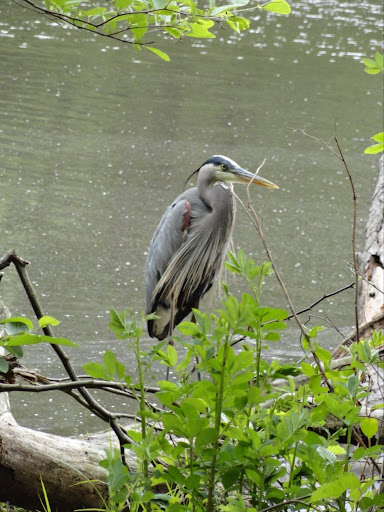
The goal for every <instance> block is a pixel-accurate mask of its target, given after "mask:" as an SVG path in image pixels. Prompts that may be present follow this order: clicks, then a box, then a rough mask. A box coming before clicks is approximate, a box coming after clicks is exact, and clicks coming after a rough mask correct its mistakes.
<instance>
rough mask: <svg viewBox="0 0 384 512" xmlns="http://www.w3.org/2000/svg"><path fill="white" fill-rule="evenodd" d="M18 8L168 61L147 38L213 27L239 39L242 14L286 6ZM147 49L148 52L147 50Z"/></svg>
mask: <svg viewBox="0 0 384 512" xmlns="http://www.w3.org/2000/svg"><path fill="white" fill-rule="evenodd" d="M13 2H15V3H16V4H17V5H19V6H21V7H25V8H28V9H31V10H33V11H34V12H36V13H38V14H41V15H43V16H47V17H48V18H50V19H53V20H54V21H56V22H58V23H64V24H69V25H71V26H73V27H75V28H79V29H82V30H86V31H89V32H92V33H94V34H98V35H100V36H103V37H108V38H111V39H114V40H117V41H119V42H121V43H125V44H129V45H132V46H133V47H134V48H135V49H137V50H141V49H142V48H145V49H146V50H149V51H151V52H153V53H155V54H156V55H157V56H159V57H160V58H162V59H164V60H166V61H169V56H168V55H167V54H166V53H164V52H162V51H161V50H159V49H158V48H156V47H154V46H153V41H151V40H148V39H147V38H148V34H150V33H152V32H154V31H156V32H161V33H163V34H164V35H165V36H166V37H169V38H171V39H175V40H181V39H183V38H184V37H195V38H199V39H202V38H214V37H215V34H214V33H213V32H211V29H212V28H213V27H214V25H215V24H216V25H219V26H220V27H223V26H224V25H225V26H226V27H227V28H229V29H230V30H232V31H234V32H237V33H240V32H241V31H243V30H247V29H248V28H249V26H250V20H249V19H248V18H247V17H244V16H243V15H241V13H244V12H247V13H248V12H252V11H255V10H264V11H268V12H273V13H276V14H289V13H290V11H291V9H290V6H289V4H288V2H286V0H268V1H266V2H264V3H261V4H259V3H257V4H255V5H252V6H251V7H247V8H244V7H245V6H247V5H248V4H249V0H228V3H227V4H225V5H220V6H217V5H216V3H215V0H211V1H210V2H209V6H206V7H204V8H200V7H199V6H198V2H197V0H196V1H195V0H112V2H109V3H108V6H107V7H105V5H104V4H105V1H104V0H98V1H96V2H91V1H90V0H45V1H44V2H43V1H42V0H13ZM148 45H150V46H148Z"/></svg>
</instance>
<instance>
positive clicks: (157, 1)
mask: <svg viewBox="0 0 384 512" xmlns="http://www.w3.org/2000/svg"><path fill="white" fill-rule="evenodd" d="M168 4H169V0H153V7H154V8H155V9H164V7H166V6H167V5H168Z"/></svg>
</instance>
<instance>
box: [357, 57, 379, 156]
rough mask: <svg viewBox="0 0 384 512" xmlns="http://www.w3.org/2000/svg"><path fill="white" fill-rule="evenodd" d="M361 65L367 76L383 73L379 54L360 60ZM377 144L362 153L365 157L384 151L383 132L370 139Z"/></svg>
mask: <svg viewBox="0 0 384 512" xmlns="http://www.w3.org/2000/svg"><path fill="white" fill-rule="evenodd" d="M362 63H363V64H365V66H366V67H365V68H364V71H365V72H366V73H368V74H369V75H377V74H378V73H381V71H384V56H383V54H382V53H380V52H376V53H375V59H374V60H373V59H362ZM371 138H372V139H373V140H374V141H375V142H377V143H378V144H373V146H369V147H368V148H367V149H366V150H365V151H364V153H366V154H367V155H375V154H376V153H381V152H382V151H384V132H380V133H376V135H373V136H372V137H371Z"/></svg>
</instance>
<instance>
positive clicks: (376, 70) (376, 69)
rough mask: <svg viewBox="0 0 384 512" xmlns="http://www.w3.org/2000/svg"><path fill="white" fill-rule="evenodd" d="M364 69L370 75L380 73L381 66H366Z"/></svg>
mask: <svg viewBox="0 0 384 512" xmlns="http://www.w3.org/2000/svg"><path fill="white" fill-rule="evenodd" d="M364 71H365V72H366V73H367V74H368V75H378V74H379V73H380V71H381V69H380V68H365V69H364Z"/></svg>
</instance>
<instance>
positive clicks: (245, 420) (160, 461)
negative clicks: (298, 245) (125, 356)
mask: <svg viewBox="0 0 384 512" xmlns="http://www.w3.org/2000/svg"><path fill="white" fill-rule="evenodd" d="M227 268H228V269H229V270H231V271H233V272H234V273H236V274H239V275H240V276H242V277H243V278H244V279H245V280H246V282H247V283H248V284H249V287H250V289H249V293H244V294H243V295H242V297H241V299H237V298H236V297H234V296H233V295H232V294H231V293H230V292H229V290H228V287H227V286H225V285H224V291H225V298H224V300H223V303H222V307H221V308H220V309H219V310H218V311H216V313H215V314H211V315H207V314H205V313H201V312H200V311H198V310H194V315H195V319H196V322H195V323H192V322H183V323H181V324H180V325H179V332H180V334H181V335H179V336H176V335H175V336H174V337H173V345H166V344H165V343H164V342H162V343H159V344H158V345H156V346H154V347H152V348H151V349H150V350H149V351H147V352H143V351H142V349H141V346H140V336H141V334H142V331H143V326H144V322H145V321H146V318H145V317H142V318H141V321H140V322H139V323H137V322H136V320H135V318H134V315H133V314H132V313H130V315H127V313H126V312H124V311H123V312H117V311H115V310H112V311H111V321H110V327H111V329H112V330H113V332H114V333H115V335H116V336H117V337H118V338H119V339H122V340H127V342H128V344H129V349H130V350H131V351H133V353H134V354H135V357H136V361H137V372H136V374H134V375H133V374H131V373H130V372H128V371H127V370H126V368H125V367H124V366H123V364H122V363H121V362H119V361H117V359H116V357H115V355H114V354H113V353H112V352H110V351H107V352H106V353H105V355H104V361H103V364H101V363H87V364H86V365H84V366H83V368H84V369H85V370H86V371H87V372H88V374H89V375H90V376H92V377H94V378H103V379H105V380H116V379H117V380H119V381H120V382H122V383H125V385H126V386H127V387H128V388H129V389H130V390H131V392H132V393H133V395H134V397H135V398H136V400H137V402H138V405H139V412H138V414H137V419H138V422H139V424H140V425H141V427H140V428H139V429H138V430H131V431H128V432H127V434H128V435H129V436H130V438H131V440H132V442H131V444H129V445H127V446H126V447H125V449H126V450H128V451H131V452H132V453H133V454H135V456H136V458H137V461H138V466H137V470H136V471H135V472H132V471H130V470H129V469H128V468H127V467H125V466H124V464H123V463H122V461H121V456H120V452H119V451H118V450H114V449H112V448H111V449H109V450H107V457H106V459H105V460H104V461H102V463H101V464H102V466H103V467H104V468H105V470H106V472H107V481H108V485H109V492H110V496H109V505H108V507H109V508H106V510H111V511H114V512H117V511H122V510H123V509H124V507H126V506H128V505H129V507H130V510H137V511H139V510H147V511H150V510H151V511H156V510H167V511H169V512H179V511H191V512H192V511H193V512H203V511H208V512H210V511H214V510H215V511H216V510H220V511H224V512H226V511H228V512H231V511H242V510H250V511H251V512H252V511H254V512H255V511H262V510H263V509H267V508H268V507H280V509H282V508H283V507H284V506H285V505H284V503H285V502H290V508H289V510H291V511H294V510H297V511H299V510H302V509H303V506H305V507H306V508H307V509H308V510H316V509H321V507H325V508H324V509H327V510H328V509H329V510H335V511H336V510H340V511H345V510H346V509H347V508H348V507H350V508H351V509H352V510H358V509H361V510H367V509H368V508H369V507H370V506H372V505H373V504H375V505H376V504H377V503H379V501H380V498H379V497H378V496H377V495H376V494H375V491H374V485H375V480H374V479H373V478H370V479H367V480H362V481H361V480H360V479H359V478H358V477H357V476H356V475H355V474H354V473H353V471H352V470H353V464H354V463H355V461H361V460H365V461H368V458H372V459H374V458H376V457H378V456H379V454H380V453H381V451H382V446H380V445H377V444H376V443H375V436H376V433H377V429H378V423H377V420H376V419H375V418H371V417H368V418H366V417H361V416H360V412H361V410H360V409H361V406H360V401H361V400H362V399H363V398H364V397H365V396H366V394H367V393H368V390H367V388H366V386H365V385H364V384H363V382H364V379H363V376H364V372H365V365H367V364H378V363H379V358H378V347H379V346H380V345H381V344H382V342H383V335H382V334H374V336H373V337H372V340H370V341H368V340H365V341H363V342H360V343H358V344H355V345H352V347H351V348H350V355H351V356H352V360H351V363H350V365H348V366H346V367H345V368H343V369H342V370H340V371H338V372H335V371H333V370H332V369H331V355H330V353H329V352H328V351H326V350H325V349H324V348H322V347H321V346H320V345H319V344H318V342H317V333H318V331H319V330H320V329H321V328H320V327H314V328H312V329H309V330H308V336H309V340H310V343H311V347H312V348H311V349H312V350H314V351H315V353H316V354H317V356H318V358H319V360H320V361H321V363H322V365H323V368H322V372H324V374H325V375H326V377H327V379H328V380H329V382H331V383H332V387H333V392H331V391H330V390H329V388H328V387H326V386H325V385H324V382H323V377H322V375H323V374H322V372H321V371H320V369H319V368H318V367H317V366H314V365H312V364H310V363H309V362H308V361H306V360H303V361H302V362H301V363H300V365H293V364H292V365H287V364H285V365H282V364H280V363H279V362H278V361H277V360H273V361H272V362H268V361H267V360H266V359H264V358H263V354H264V352H266V350H267V349H268V343H270V342H275V341H278V340H279V338H280V333H281V332H282V331H283V330H284V328H285V323H284V319H285V318H286V317H287V316H288V314H287V312H286V311H284V310H280V309H276V308H269V307H267V306H265V305H263V304H262V302H261V295H262V294H261V292H262V284H263V282H264V281H265V280H266V279H268V277H269V276H270V274H271V268H270V265H269V264H264V265H261V266H255V265H254V263H253V261H252V260H251V259H249V258H247V257H246V256H245V254H244V252H242V251H239V252H238V253H237V254H232V253H231V254H230V255H229V261H228V262H227ZM197 360H198V363H197V364H196V369H197V370H198V372H199V374H200V380H199V379H195V377H194V372H191V365H192V362H193V361H197ZM157 363H160V364H163V365H165V366H168V367H170V368H171V370H172V372H173V375H174V377H175V378H174V380H173V381H172V382H169V381H160V382H158V387H159V390H158V392H157V393H156V399H157V400H158V401H159V402H160V403H161V404H162V408H158V407H153V406H152V405H150V404H148V402H147V401H146V396H145V385H144V381H145V376H146V375H147V374H148V372H150V371H151V368H152V366H153V365H154V364H157ZM300 373H302V374H303V375H306V376H307V377H308V380H307V381H305V382H304V383H303V384H301V385H299V386H296V385H295V382H294V381H293V380H292V376H293V375H298V374H300ZM276 378H279V379H281V378H284V379H285V382H286V384H284V385H282V384H280V385H279V387H278V388H277V387H275V384H274V381H275V379H276ZM308 398H311V402H312V403H313V407H311V408H309V407H308ZM329 415H334V416H336V417H337V418H339V419H340V420H341V421H342V423H343V425H344V427H343V428H341V429H340V430H338V431H336V432H333V433H331V432H328V431H327V429H326V428H325V420H326V418H327V417H328V416H329ZM155 427H156V428H157V429H158V430H157V432H156V434H155ZM160 427H161V428H160ZM355 429H360V430H361V432H362V434H363V435H364V436H365V437H366V438H367V439H368V440H369V445H368V446H365V447H364V446H361V447H359V448H357V449H356V450H355V451H354V452H353V453H352V449H351V446H352V443H351V439H352V435H353V432H354V430H355ZM343 437H346V438H347V444H346V447H344V446H342V445H341V444H339V443H340V441H341V438H343ZM175 439H177V442H174V440H175ZM150 465H152V468H153V470H152V471H151V472H150V471H149V467H150ZM159 486H161V488H162V489H165V490H163V492H162V493H157V492H156V489H157V488H159ZM295 502H297V505H295V504H294V503H295Z"/></svg>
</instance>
